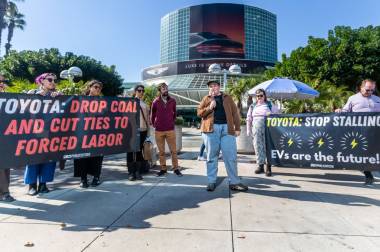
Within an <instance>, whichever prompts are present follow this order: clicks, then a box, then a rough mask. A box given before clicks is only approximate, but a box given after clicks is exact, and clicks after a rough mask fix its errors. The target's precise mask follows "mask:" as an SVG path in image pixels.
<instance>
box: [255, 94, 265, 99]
mask: <svg viewBox="0 0 380 252" xmlns="http://www.w3.org/2000/svg"><path fill="white" fill-rule="evenodd" d="M256 97H259V98H260V97H264V95H262V94H259V95H256Z"/></svg>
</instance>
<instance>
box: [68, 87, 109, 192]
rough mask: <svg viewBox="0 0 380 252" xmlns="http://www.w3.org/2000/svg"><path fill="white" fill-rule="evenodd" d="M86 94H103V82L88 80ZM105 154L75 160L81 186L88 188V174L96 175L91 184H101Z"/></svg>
mask: <svg viewBox="0 0 380 252" xmlns="http://www.w3.org/2000/svg"><path fill="white" fill-rule="evenodd" d="M85 86H86V89H85V91H84V95H87V96H100V95H101V94H102V88H103V84H102V83H101V82H100V81H98V80H91V81H88V82H87V83H86V84H85ZM102 163H103V156H98V157H88V158H81V159H75V160H74V177H80V178H81V183H80V187H82V188H88V187H89V185H88V181H87V175H88V174H90V175H92V176H94V178H93V180H92V182H91V186H94V187H95V186H98V185H100V173H101V171H102Z"/></svg>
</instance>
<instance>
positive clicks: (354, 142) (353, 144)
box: [351, 139, 358, 149]
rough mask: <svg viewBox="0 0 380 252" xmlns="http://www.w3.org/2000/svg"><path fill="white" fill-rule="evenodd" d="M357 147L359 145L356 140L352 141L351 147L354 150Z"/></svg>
mask: <svg viewBox="0 0 380 252" xmlns="http://www.w3.org/2000/svg"><path fill="white" fill-rule="evenodd" d="M356 145H358V143H357V142H356V140H355V139H354V140H352V142H351V146H352V149H353V148H355V147H356Z"/></svg>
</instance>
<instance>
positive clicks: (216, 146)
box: [202, 124, 240, 185]
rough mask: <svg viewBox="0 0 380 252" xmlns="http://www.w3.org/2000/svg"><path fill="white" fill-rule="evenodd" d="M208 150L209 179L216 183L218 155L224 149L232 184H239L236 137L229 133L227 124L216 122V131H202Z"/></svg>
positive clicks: (210, 181) (224, 159) (225, 163)
mask: <svg viewBox="0 0 380 252" xmlns="http://www.w3.org/2000/svg"><path fill="white" fill-rule="evenodd" d="M202 136H203V141H204V143H205V145H206V152H207V162H206V166H207V179H208V182H209V183H216V177H217V174H218V156H219V152H220V150H222V154H223V161H224V165H225V166H226V170H227V174H228V179H229V182H230V184H231V185H235V184H239V183H240V178H239V177H238V173H237V147H236V137H235V136H232V135H228V128H227V124H214V132H210V133H202Z"/></svg>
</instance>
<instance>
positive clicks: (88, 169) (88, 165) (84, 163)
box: [74, 156, 103, 180]
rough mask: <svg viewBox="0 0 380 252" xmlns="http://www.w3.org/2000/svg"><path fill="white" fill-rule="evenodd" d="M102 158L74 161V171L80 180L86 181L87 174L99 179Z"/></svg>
mask: <svg viewBox="0 0 380 252" xmlns="http://www.w3.org/2000/svg"><path fill="white" fill-rule="evenodd" d="M102 163H103V156H99V157H89V158H81V159H75V160H74V169H75V170H76V169H77V170H78V171H79V173H80V177H81V179H82V180H85V179H87V174H90V175H93V176H94V177H97V178H99V177H100V173H101V171H102Z"/></svg>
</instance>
